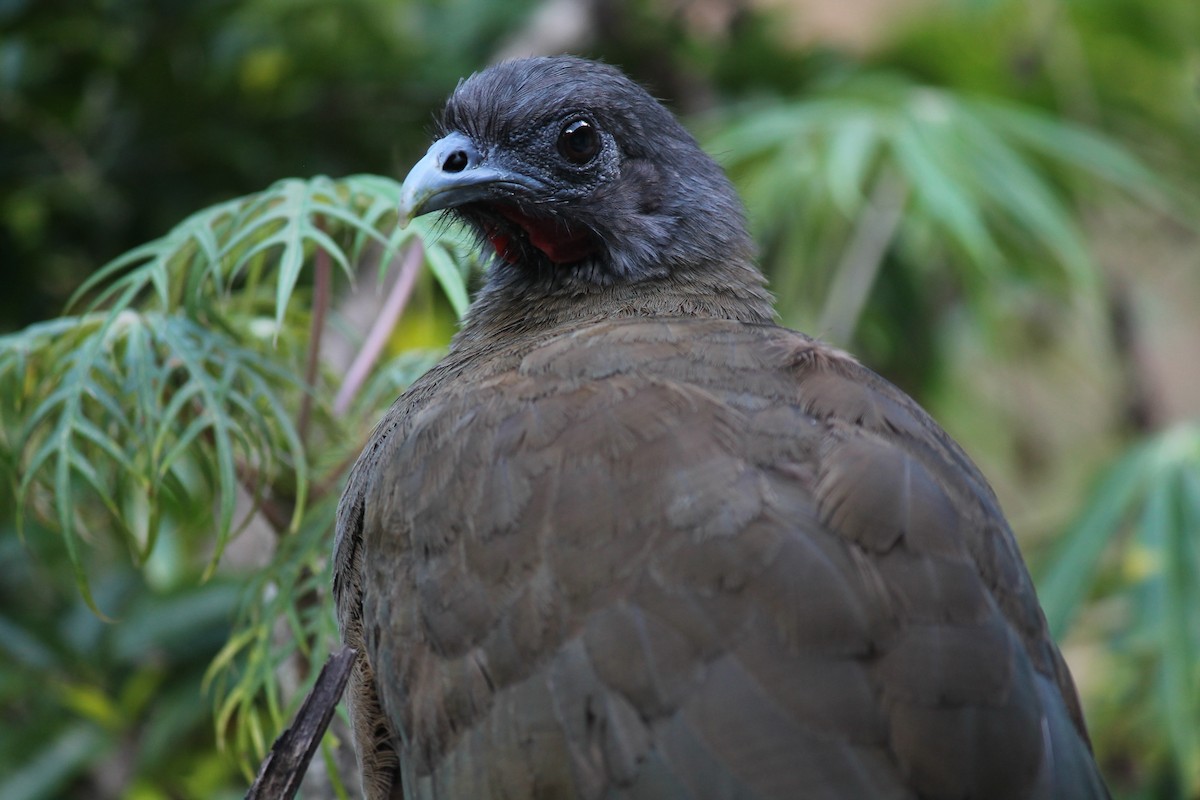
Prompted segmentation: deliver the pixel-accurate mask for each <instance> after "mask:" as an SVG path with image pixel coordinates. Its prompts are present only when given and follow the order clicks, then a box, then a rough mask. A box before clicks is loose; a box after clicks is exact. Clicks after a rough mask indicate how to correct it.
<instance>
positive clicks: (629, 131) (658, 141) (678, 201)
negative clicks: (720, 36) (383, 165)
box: [401, 57, 752, 288]
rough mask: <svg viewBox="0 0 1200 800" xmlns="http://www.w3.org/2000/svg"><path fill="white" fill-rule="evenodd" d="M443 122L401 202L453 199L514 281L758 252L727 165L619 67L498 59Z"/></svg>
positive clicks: (681, 266)
mask: <svg viewBox="0 0 1200 800" xmlns="http://www.w3.org/2000/svg"><path fill="white" fill-rule="evenodd" d="M439 133H440V136H439V138H438V139H437V141H435V142H434V143H433V145H432V146H431V147H430V148H429V152H428V153H426V155H425V157H424V158H422V159H421V161H420V162H419V163H418V164H417V165H416V166H415V167H413V169H412V171H411V172H410V173H409V175H408V178H407V179H406V180H405V181H404V188H403V193H402V194H403V200H402V208H401V213H402V214H403V215H406V216H417V215H420V214H424V213H427V212H430V211H438V210H450V211H451V213H454V214H456V215H457V216H458V217H460V218H461V219H463V220H464V221H465V222H467V223H468V224H469V225H470V226H471V227H472V228H474V229H475V230H476V231H477V232H478V233H479V234H480V236H481V238H482V239H483V240H484V241H486V242H487V243H489V245H490V247H491V248H493V249H494V250H495V252H496V255H497V256H498V264H500V265H501V267H502V268H501V269H498V270H496V269H494V270H493V273H497V272H499V273H504V274H505V275H506V276H507V277H506V278H503V279H504V280H515V281H537V282H541V281H545V280H551V281H552V282H554V283H555V284H557V285H559V286H570V285H571V284H574V285H575V286H576V287H577V288H578V287H579V285H580V284H581V283H582V284H585V285H591V286H597V285H599V286H611V285H614V284H623V283H639V282H643V281H647V280H655V279H661V278H666V277H668V276H674V277H675V278H677V279H678V278H681V277H684V276H685V275H686V274H687V273H688V272H690V271H696V270H703V269H704V268H705V267H706V266H707V265H711V264H712V263H713V262H715V261H721V262H725V263H729V262H731V261H732V262H740V263H745V264H749V263H750V262H751V259H752V246H751V244H750V239H749V236H748V235H747V233H746V229H745V223H744V219H743V214H742V208H741V203H740V202H739V200H738V197H737V195H736V193H735V192H734V190H733V188H732V187H731V186H730V184H729V181H728V179H727V178H726V177H725V175H724V173H723V172H722V171H721V168H720V167H719V166H717V164H716V163H715V162H713V160H712V159H711V158H709V157H708V156H707V155H706V154H705V153H704V152H703V151H702V150H701V149H700V147H699V146H698V145H697V144H696V141H695V139H693V138H692V136H691V135H690V134H688V132H687V131H686V130H684V128H683V126H682V125H680V124H679V122H678V121H676V119H675V118H674V117H673V116H672V115H671V113H670V112H669V111H667V110H666V109H665V108H664V107H663V106H662V105H661V104H659V103H658V102H657V101H656V100H655V99H654V98H653V97H651V96H650V95H649V94H648V93H647V92H646V91H645V90H644V89H643V88H642V87H640V86H639V85H638V84H636V83H634V82H633V81H632V80H630V79H629V78H627V77H626V76H625V75H623V74H622V73H621V72H620V71H619V70H617V69H614V68H613V67H610V66H607V65H604V64H599V63H595V62H591V61H585V60H582V59H578V58H572V57H554V58H530V59H521V60H516V61H508V62H505V63H502V64H498V65H496V66H493V67H491V68H489V69H487V70H484V71H482V72H479V73H477V74H475V75H472V76H471V77H470V78H467V79H466V80H464V81H462V82H461V83H460V84H459V86H458V88H457V89H456V90H455V92H454V94H453V95H452V96H451V97H450V100H449V101H448V102H447V104H446V109H445V111H444V113H443V116H442V120H441V129H440V131H439Z"/></svg>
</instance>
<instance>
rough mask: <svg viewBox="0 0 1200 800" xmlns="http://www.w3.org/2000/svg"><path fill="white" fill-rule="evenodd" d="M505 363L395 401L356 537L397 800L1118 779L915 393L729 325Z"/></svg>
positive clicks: (992, 524)
mask: <svg viewBox="0 0 1200 800" xmlns="http://www.w3.org/2000/svg"><path fill="white" fill-rule="evenodd" d="M488 363H489V364H490V366H489V367H488V368H486V369H480V370H479V371H478V372H472V371H471V370H459V372H458V374H454V375H450V373H452V372H454V371H455V368H454V367H453V366H451V367H448V368H447V370H446V374H443V375H434V376H432V377H431V378H430V379H429V380H428V381H427V382H425V383H423V384H422V385H420V386H418V387H416V390H415V391H414V393H413V394H412V396H410V397H408V398H407V399H406V400H402V402H401V405H400V410H399V411H397V412H396V417H395V418H394V419H393V420H392V421H390V422H389V421H386V420H385V423H384V430H385V431H386V430H389V429H390V430H391V433H390V435H389V436H385V437H383V438H384V441H383V443H382V444H380V445H379V446H378V447H377V448H375V449H374V450H373V451H372V450H371V449H370V448H369V450H368V452H369V454H370V455H369V456H364V458H365V459H367V460H368V461H369V467H363V468H362V469H360V470H358V471H356V476H355V477H354V478H353V479H352V481H351V487H350V490H349V491H348V493H347V500H346V501H344V504H343V511H344V514H343V518H342V519H341V520H340V523H339V525H340V530H339V555H338V564H339V567H338V569H339V575H340V576H342V577H341V580H342V582H343V588H342V589H341V591H340V594H339V603H340V604H341V605H342V606H344V607H345V608H344V609H343V622H344V624H345V621H346V620H347V619H351V621H353V620H352V618H353V617H354V616H355V613H357V614H358V616H359V618H360V619H361V621H362V626H361V629H360V630H361V635H362V639H363V643H364V644H365V649H366V653H367V655H368V658H367V662H368V665H367V666H366V667H365V668H366V669H368V670H371V671H373V674H372V673H371V672H367V673H364V675H363V676H362V677H363V681H364V683H363V684H362V687H361V689H362V691H361V694H362V695H363V696H364V698H365V699H363V700H362V701H361V702H360V707H361V709H363V711H362V716H363V717H364V718H369V719H371V720H373V722H372V723H371V726H369V727H371V728H372V729H373V727H374V726H376V725H378V724H379V723H380V722H381V721H386V722H385V724H384V725H382V726H380V727H379V730H378V732H376V733H373V734H372V735H374V736H376V738H378V739H380V740H383V739H386V738H387V736H388V733H389V730H390V733H391V734H392V735H393V736H395V737H396V740H397V741H398V742H399V744H398V745H397V747H398V749H399V751H400V752H399V756H400V757H399V764H400V769H401V771H402V772H403V778H404V782H405V784H406V786H407V791H408V793H409V796H412V797H443V798H500V797H514V798H525V797H553V798H558V797H588V798H591V797H596V798H599V797H611V798H647V799H649V798H676V797H677V798H694V799H695V800H709V799H711V800H716V799H717V798H747V799H749V798H825V797H828V798H858V797H878V798H889V797H895V798H916V797H929V798H942V797H945V798H963V797H970V798H1034V797H1038V798H1050V797H1081V798H1083V797H1104V796H1105V793H1104V789H1103V785H1102V783H1101V782H1100V780H1099V778H1098V776H1097V775H1096V773H1095V767H1094V764H1093V762H1092V759H1091V755H1090V752H1089V749H1088V745H1087V743H1086V734H1085V733H1084V731H1083V723H1082V717H1081V715H1080V713H1079V709H1078V704H1077V700H1076V697H1075V691H1074V688H1073V686H1072V685H1071V682H1070V678H1069V676H1068V674H1067V671H1066V669H1065V667H1064V666H1063V662H1062V659H1061V656H1060V655H1059V653H1058V650H1057V649H1056V648H1055V646H1054V645H1053V643H1052V642H1051V640H1050V639H1049V637H1048V635H1047V631H1046V627H1045V623H1044V620H1043V617H1042V614H1041V611H1040V610H1039V607H1038V604H1037V600H1036V597H1035V595H1034V591H1033V587H1032V584H1031V582H1030V579H1029V576H1028V574H1027V572H1026V570H1025V568H1024V566H1023V564H1022V561H1021V559H1020V556H1019V554H1018V552H1017V549H1016V546H1015V543H1014V541H1013V537H1012V535H1011V533H1010V532H1009V530H1008V528H1007V525H1006V523H1005V522H1004V519H1003V517H1002V515H1001V513H1000V511H999V510H998V508H997V504H996V500H995V498H994V496H993V494H992V492H991V490H990V489H989V488H988V486H987V484H986V482H985V481H984V480H983V478H982V477H981V476H980V475H979V473H978V471H977V470H976V468H975V467H974V466H973V465H972V464H971V463H970V461H969V460H968V459H967V458H966V457H965V456H964V455H963V453H962V452H961V451H960V450H959V448H958V447H957V446H956V445H955V444H954V443H953V442H952V441H951V440H950V439H949V438H948V437H947V436H946V435H945V433H943V432H942V431H941V430H940V429H939V428H938V427H937V426H936V425H935V424H934V423H933V422H932V421H931V420H930V419H929V418H928V416H927V415H926V414H925V413H924V412H922V411H921V410H920V409H919V408H918V407H917V406H916V404H914V403H913V402H912V401H911V400H910V399H909V398H907V397H906V396H905V395H904V394H903V393H901V392H900V391H899V390H897V389H895V388H894V387H892V386H891V385H890V384H888V383H886V382H885V381H883V380H882V379H880V378H878V377H877V376H875V375H874V374H873V373H871V372H869V371H868V370H866V369H864V368H862V367H860V366H858V365H857V364H856V363H855V362H853V360H851V359H850V358H849V357H847V356H844V355H842V354H840V353H838V352H837V351H834V350H832V349H830V348H828V347H825V346H823V345H821V344H819V343H816V342H813V341H812V340H810V339H808V338H806V337H803V336H802V335H800V334H796V333H792V332H790V331H786V330H783V329H779V328H774V327H770V326H750V325H742V324H737V323H730V322H723V321H715V320H670V321H667V320H641V321H635V320H624V321H611V322H606V323H602V324H598V325H592V326H589V327H586V328H583V329H581V330H577V331H574V332H571V333H568V334H563V335H560V336H557V337H553V338H549V339H547V340H545V341H542V342H540V343H537V344H536V345H534V346H525V347H523V348H513V349H511V350H510V351H509V352H508V353H506V354H505V355H504V356H503V357H493V358H492V359H490V361H489V362H488ZM388 426H391V427H390V428H389V427H388ZM346 559H348V560H346ZM355 559H357V560H355ZM351 584H353V586H352V587H351ZM348 587H349V588H348ZM356 604H357V607H356ZM371 689H374V692H371V691H370V690H371ZM376 698H377V700H378V708H377V709H372V708H371V706H370V702H372V701H374V700H375V699H376ZM379 752H382V753H383V754H384V758H385V760H386V757H387V755H388V753H387V748H386V747H384V748H381V749H379ZM385 766H386V764H385ZM380 796H387V795H386V794H381V795H380Z"/></svg>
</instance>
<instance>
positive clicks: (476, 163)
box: [399, 132, 534, 225]
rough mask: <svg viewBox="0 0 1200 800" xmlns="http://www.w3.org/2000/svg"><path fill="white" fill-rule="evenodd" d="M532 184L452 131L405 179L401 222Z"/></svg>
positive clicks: (439, 140)
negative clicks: (503, 167) (492, 163)
mask: <svg viewBox="0 0 1200 800" xmlns="http://www.w3.org/2000/svg"><path fill="white" fill-rule="evenodd" d="M532 188H534V187H533V186H532V185H531V181H530V179H529V178H528V177H526V176H524V175H520V174H517V173H515V172H512V171H510V170H505V169H498V168H496V167H493V166H492V165H490V164H489V163H488V162H487V159H485V158H484V157H483V156H482V155H481V154H480V152H479V149H478V148H477V147H475V143H474V142H472V141H471V139H470V138H469V137H467V136H466V135H464V134H461V133H458V132H454V133H451V134H449V135H447V136H444V137H443V138H441V139H438V140H437V141H436V142H434V143H433V145H432V146H430V148H429V152H427V153H426V154H425V157H424V158H422V159H421V160H420V161H418V162H417V164H416V166H414V167H413V168H412V170H411V171H410V172H409V173H408V177H407V178H405V179H404V186H403V187H401V189H400V209H399V210H400V224H401V225H407V224H408V222H409V221H410V220H412V219H413V218H414V217H419V216H421V215H422V214H428V213H429V212H431V211H441V210H442V209H445V208H454V207H456V206H461V205H463V204H464V203H470V202H473V201H476V200H487V199H496V198H498V197H505V196H508V197H511V196H513V195H515V194H518V193H520V192H522V191H523V190H528V189H532Z"/></svg>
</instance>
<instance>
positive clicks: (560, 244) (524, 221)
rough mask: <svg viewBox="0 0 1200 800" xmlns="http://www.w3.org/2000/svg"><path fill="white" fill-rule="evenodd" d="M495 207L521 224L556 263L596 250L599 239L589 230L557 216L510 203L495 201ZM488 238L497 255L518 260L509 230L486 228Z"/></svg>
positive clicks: (538, 246)
mask: <svg viewBox="0 0 1200 800" xmlns="http://www.w3.org/2000/svg"><path fill="white" fill-rule="evenodd" d="M492 208H493V209H494V210H495V211H496V213H498V214H500V215H502V216H503V217H504V218H505V219H507V220H509V221H510V222H512V223H514V224H516V225H519V226H520V227H521V229H522V230H524V231H525V234H526V235H527V236H528V237H529V243H530V244H532V245H533V246H534V247H536V248H537V249H538V250H541V251H542V252H543V253H545V254H546V258H548V259H550V261H551V263H554V264H574V263H575V262H576V261H582V260H583V259H585V258H587V257H588V256H590V255H591V254H592V253H594V252H596V240H595V238H594V237H593V236H592V234H591V232H590V231H587V230H571V229H569V228H567V226H565V225H563V224H562V223H561V222H559V221H558V220H556V219H553V218H549V219H539V218H535V217H529V216H526V215H525V214H522V213H521V212H520V211H517V210H516V209H515V208H513V207H511V206H501V205H495V206H492ZM487 237H488V241H490V242H491V243H492V247H494V248H495V249H496V255H498V256H500V258H502V259H504V260H505V261H507V262H509V263H510V264H511V263H513V262H515V261H516V258H517V254H516V249H515V248H514V247H513V246H512V240H511V238H510V237H509V236H508V234H506V233H504V232H502V231H501V230H500V229H498V228H492V229H490V230H489V231H488V232H487Z"/></svg>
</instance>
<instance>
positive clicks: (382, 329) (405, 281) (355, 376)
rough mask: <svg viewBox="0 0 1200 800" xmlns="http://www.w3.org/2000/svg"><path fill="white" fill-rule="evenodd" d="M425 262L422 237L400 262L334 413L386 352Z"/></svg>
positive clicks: (342, 410) (351, 397) (344, 408)
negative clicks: (396, 273) (397, 321)
mask: <svg viewBox="0 0 1200 800" xmlns="http://www.w3.org/2000/svg"><path fill="white" fill-rule="evenodd" d="M424 261H425V248H424V247H423V246H422V245H421V242H420V241H419V240H417V239H413V241H412V244H410V245H409V246H408V249H407V250H406V251H405V253H404V261H403V262H402V263H401V265H400V272H399V274H398V275H396V281H395V282H394V283H393V284H392V288H391V289H390V290H389V291H388V296H387V299H386V300H384V302H383V307H382V308H381V309H379V316H378V317H376V318H375V324H373V325H372V326H371V330H370V331H369V332H368V333H367V339H366V341H365V342H363V346H362V349H361V350H359V351H358V355H356V356H355V357H354V363H352V364H351V365H350V369H349V370H347V371H346V378H345V380H343V381H342V385H341V388H339V389H338V393H337V397H335V398H334V399H333V413H335V414H337V415H338V416H341V415H343V414H345V413H346V411H347V410H348V409H349V408H350V403H351V402H353V400H354V398H355V396H356V395H357V394H358V391H359V389H361V388H362V386H363V384H364V383H365V382H366V380H367V376H368V375H369V374H370V372H371V368H372V367H373V366H375V362H376V361H377V360H378V359H379V354H380V353H382V352H383V348H384V346H385V345H386V344H387V340H388V337H389V336H391V334H392V329H393V328H394V327H396V320H397V319H399V318H400V314H401V312H403V311H404V307H405V306H406V305H407V304H408V298H409V296H410V295H411V294H412V290H413V286H414V285H415V284H416V281H417V273H418V272H419V271H420V268H421V264H422V263H423V262H424Z"/></svg>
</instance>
